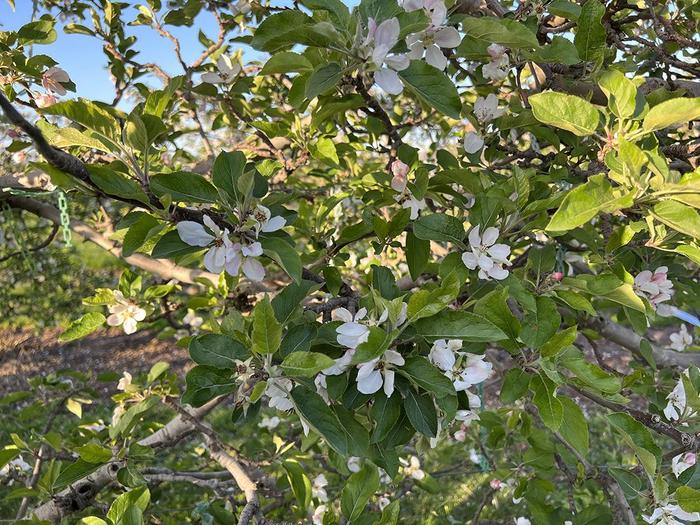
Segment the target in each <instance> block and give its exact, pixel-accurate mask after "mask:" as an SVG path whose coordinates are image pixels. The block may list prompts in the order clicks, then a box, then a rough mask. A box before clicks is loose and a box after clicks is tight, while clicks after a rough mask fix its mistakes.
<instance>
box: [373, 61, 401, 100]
mask: <svg viewBox="0 0 700 525" xmlns="http://www.w3.org/2000/svg"><path fill="white" fill-rule="evenodd" d="M374 81H375V82H376V83H377V85H378V86H379V87H380V88H382V89H383V90H384V91H386V92H387V93H388V94H390V95H398V94H400V93H401V92H402V91H403V84H402V83H401V79H400V78H399V74H398V73H397V72H396V71H394V70H393V69H389V68H382V69H380V70H379V71H377V72H376V73H375V74H374Z"/></svg>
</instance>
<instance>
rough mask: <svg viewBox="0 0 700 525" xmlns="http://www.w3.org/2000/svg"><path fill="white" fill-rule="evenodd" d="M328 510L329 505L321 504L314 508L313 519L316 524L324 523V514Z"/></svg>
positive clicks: (321, 524)
mask: <svg viewBox="0 0 700 525" xmlns="http://www.w3.org/2000/svg"><path fill="white" fill-rule="evenodd" d="M327 511H328V506H326V505H319V506H318V507H316V508H315V509H314V513H313V515H312V516H311V521H312V522H313V524H314V525H323V516H324V514H326V512H327Z"/></svg>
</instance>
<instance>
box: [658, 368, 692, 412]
mask: <svg viewBox="0 0 700 525" xmlns="http://www.w3.org/2000/svg"><path fill="white" fill-rule="evenodd" d="M684 374H685V375H688V371H687V370H686V371H685V372H684ZM666 399H667V400H668V403H667V404H666V408H664V415H665V416H666V418H667V419H668V420H669V421H675V420H677V419H680V418H681V417H682V416H683V415H684V414H685V413H686V410H687V408H688V399H687V397H686V393H685V385H684V384H683V377H680V378H679V379H678V383H676V386H675V387H674V388H673V390H671V393H670V394H669V395H668V396H666ZM692 414H694V412H693V411H691V412H690V414H686V415H692Z"/></svg>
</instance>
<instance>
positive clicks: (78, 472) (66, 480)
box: [51, 459, 100, 491]
mask: <svg viewBox="0 0 700 525" xmlns="http://www.w3.org/2000/svg"><path fill="white" fill-rule="evenodd" d="M99 467H100V464H99V463H90V462H87V461H85V460H83V459H78V460H76V461H74V462H73V463H71V464H70V465H68V466H67V467H66V468H64V469H63V470H61V473H60V474H59V475H58V476H57V477H56V479H54V480H53V484H52V485H51V488H52V490H53V491H59V490H61V489H62V488H64V487H67V486H68V485H70V484H71V483H75V482H76V481H78V480H79V479H82V478H84V477H85V476H87V475H88V474H90V473H92V472H94V471H96V470H97V469H98V468H99Z"/></svg>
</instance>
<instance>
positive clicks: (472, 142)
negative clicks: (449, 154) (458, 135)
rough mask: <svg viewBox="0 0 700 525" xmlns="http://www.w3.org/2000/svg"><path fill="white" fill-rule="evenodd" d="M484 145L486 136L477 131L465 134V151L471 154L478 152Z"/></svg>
mask: <svg viewBox="0 0 700 525" xmlns="http://www.w3.org/2000/svg"><path fill="white" fill-rule="evenodd" d="M483 147H484V138H483V137H482V136H481V135H480V134H479V133H477V132H476V131H469V132H468V133H466V134H465V135H464V151H466V152H467V153H469V154H473V153H477V152H479V151H481V149H482V148H483Z"/></svg>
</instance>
